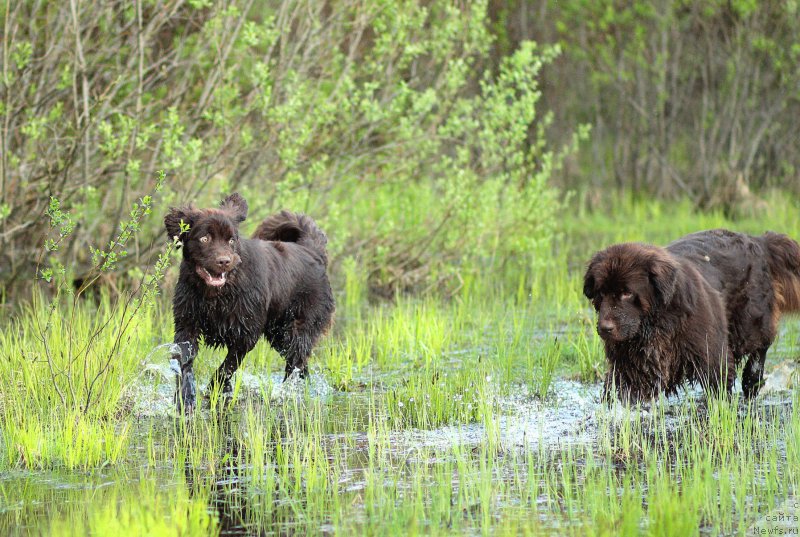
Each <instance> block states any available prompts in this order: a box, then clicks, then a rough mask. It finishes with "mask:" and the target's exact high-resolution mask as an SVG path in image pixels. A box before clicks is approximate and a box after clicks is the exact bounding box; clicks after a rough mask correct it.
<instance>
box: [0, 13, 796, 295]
mask: <svg viewBox="0 0 800 537" xmlns="http://www.w3.org/2000/svg"><path fill="white" fill-rule="evenodd" d="M796 9H797V6H796V3H795V2H785V3H779V4H775V3H763V2H753V1H734V2H717V1H708V2H700V3H695V2H682V1H675V2H670V3H662V2H650V1H636V2H620V1H618V0H602V1H600V2H586V1H584V0H567V1H560V2H553V1H546V0H537V1H532V2H527V1H526V2H523V1H520V0H483V1H477V2H468V3H462V2H440V1H428V2H420V1H410V0H406V1H395V0H392V1H388V0H381V1H374V2H363V1H360V0H330V1H326V2H319V1H312V0H272V1H270V2H254V1H252V0H250V1H230V2H210V1H206V0H193V1H181V0H170V1H161V0H141V1H136V2H113V1H112V2H99V1H95V2H92V1H80V2H79V1H78V0H70V1H67V2H37V1H31V2H22V1H20V2H7V3H5V4H4V5H3V6H0V18H1V19H2V21H3V32H2V35H3V37H2V43H1V46H2V54H1V55H0V59H1V60H2V86H1V87H0V135H1V140H0V243H2V248H0V287H1V288H2V289H3V291H4V292H5V293H6V295H7V296H13V295H15V294H17V293H18V292H19V291H20V290H23V289H25V288H26V284H27V283H29V282H30V281H31V280H32V276H33V275H34V274H35V272H36V266H37V260H39V258H40V252H41V251H42V241H43V237H44V236H45V235H46V234H47V232H48V229H47V228H48V226H49V225H50V223H49V219H48V218H47V215H48V208H49V207H51V204H52V200H51V198H56V199H57V200H59V202H60V208H61V210H63V211H64V212H65V213H66V214H72V215H74V217H73V221H74V224H75V229H73V230H71V233H70V234H69V236H68V237H66V238H65V240H64V242H63V244H61V246H60V248H59V250H58V252H57V254H54V257H55V258H57V260H58V262H60V263H62V264H63V265H64V266H66V267H68V269H69V270H70V271H71V275H70V277H73V278H74V279H75V281H76V285H80V283H82V282H83V281H84V279H85V278H86V277H87V275H89V274H90V273H91V267H92V266H94V263H93V259H92V257H93V252H97V251H98V249H100V250H109V251H110V250H111V249H113V248H112V247H111V246H112V245H111V241H112V240H113V239H114V237H116V236H117V235H118V234H119V229H118V224H117V223H118V222H121V221H124V220H125V219H126V218H127V217H128V214H129V212H130V208H131V206H132V205H134V204H135V203H137V200H139V199H140V198H142V197H144V196H147V195H150V194H152V193H153V192H154V191H155V185H156V184H157V182H158V180H159V179H158V178H159V175H158V173H157V172H158V171H159V170H163V171H165V172H166V180H165V188H164V191H163V192H162V193H161V194H160V195H159V196H158V197H157V199H156V202H157V205H156V208H155V210H154V212H155V213H156V214H161V213H162V212H163V210H165V209H166V206H167V205H169V204H179V203H186V202H195V203H197V204H198V205H207V204H212V203H216V201H217V200H218V199H219V198H220V197H221V196H222V194H223V193H226V192H229V191H232V190H240V191H241V192H242V193H243V194H245V195H246V197H247V198H248V200H249V201H250V205H251V208H252V210H251V214H252V219H253V220H256V219H257V218H260V217H263V216H265V215H266V214H268V213H269V212H271V211H273V210H276V209H278V208H283V207H289V208H293V209H296V210H301V211H306V212H308V213H310V214H312V215H313V216H314V217H315V218H317V219H319V220H320V221H321V224H322V225H323V226H324V227H325V229H326V230H328V233H329V235H330V236H331V248H332V250H333V251H332V254H333V258H334V261H335V263H336V266H339V265H338V264H339V263H341V262H343V261H344V260H346V259H352V260H354V262H355V263H356V264H358V265H359V268H360V269H363V271H365V273H366V274H367V278H368V280H369V285H370V288H371V289H372V291H377V292H379V293H381V294H392V293H394V292H396V291H397V290H419V289H430V288H440V287H441V288H442V289H444V290H445V291H448V292H449V291H452V290H454V289H456V288H457V287H458V286H459V285H461V282H462V281H463V280H464V277H465V275H466V273H468V272H470V271H483V270H493V271H498V270H506V269H508V268H509V267H510V266H511V268H513V266H520V267H526V268H530V266H531V264H532V263H533V264H534V266H535V264H536V262H537V261H536V260H537V258H539V257H540V256H541V255H547V253H548V252H549V248H550V244H551V240H552V237H553V221H554V219H555V218H556V214H557V212H558V210H559V208H560V204H561V202H560V200H561V199H562V197H561V194H560V193H559V192H560V191H559V189H558V187H562V190H561V191H563V190H564V189H575V190H578V191H579V192H580V193H582V194H586V196H582V197H581V198H580V199H581V200H584V199H586V200H588V201H590V202H592V204H594V205H599V204H601V203H602V200H603V196H602V195H601V194H600V193H601V192H602V191H603V190H604V189H611V188H625V189H630V190H631V191H633V192H637V193H642V194H650V195H657V196H662V197H666V198H675V197H689V198H690V199H691V200H692V201H693V203H695V205H697V206H698V207H710V206H722V207H723V208H725V209H726V210H729V211H730V212H732V213H735V212H736V211H737V210H740V209H741V207H742V206H745V208H746V209H748V210H749V209H750V208H753V207H755V208H756V209H759V208H763V203H762V202H760V200H759V199H758V198H757V197H756V194H753V192H758V190H759V189H762V188H766V187H780V188H783V189H795V190H796V189H797V188H798V184H799V183H800V182H798V181H797V158H798V156H797V151H796V150H795V148H794V144H793V141H794V140H796V139H797V138H798V134H799V133H798V132H797V129H798V126H797V122H796V121H792V118H793V117H796V116H797V112H798V109H797V108H798V99H797V98H798V87H800V86H799V85H798V82H800V74H798V71H797V70H796V69H795V68H794V66H795V65H796V63H797V56H798V54H800V43H798V41H797V39H798V38H797V36H798V35H800V33H798V31H797V30H798V28H797V25H798V24H800V23H798V22H797V21H798V17H797V16H796ZM535 42H538V43H548V44H546V45H536V44H535ZM589 125H591V127H592V130H591V139H590V141H589V142H588V143H583V144H579V143H578V141H579V140H580V139H581V138H587V137H588V133H589V127H588V126H589ZM565 164H566V165H565ZM162 237H163V236H162V231H161V226H160V222H159V219H158V218H152V219H148V220H145V221H143V222H141V227H140V229H137V233H136V235H135V237H132V240H131V242H130V244H129V245H128V247H127V248H126V249H125V250H124V251H121V252H119V253H118V254H117V258H116V259H115V266H116V268H117V270H118V272H119V271H125V272H126V273H127V274H132V275H133V276H134V278H135V277H138V276H140V272H141V267H144V266H146V265H147V264H150V263H152V262H154V260H155V256H156V250H157V249H158V248H160V247H161V246H162V245H163V238H162ZM338 272H339V271H337V270H334V273H338ZM103 279H104V281H105V282H106V283H108V284H110V285H111V286H112V287H113V286H115V285H118V284H117V279H118V277H117V276H115V275H114V273H112V272H106V273H105V274H104V276H103Z"/></svg>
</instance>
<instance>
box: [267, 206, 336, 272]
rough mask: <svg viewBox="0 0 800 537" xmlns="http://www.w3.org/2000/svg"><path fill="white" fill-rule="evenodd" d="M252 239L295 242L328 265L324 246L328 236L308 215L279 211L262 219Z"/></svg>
mask: <svg viewBox="0 0 800 537" xmlns="http://www.w3.org/2000/svg"><path fill="white" fill-rule="evenodd" d="M253 238H254V239H261V240H262V241H281V242H296V243H297V244H300V245H302V246H305V247H306V248H308V249H310V250H313V251H314V252H316V253H317V254H318V255H319V256H320V257H321V258H322V262H323V263H324V264H325V265H326V266H327V265H328V252H327V251H326V249H325V246H326V245H327V244H328V237H327V235H325V232H324V231H322V230H321V229H320V228H319V227H318V226H317V223H316V222H314V220H313V219H312V218H311V217H310V216H306V215H304V214H300V213H293V212H290V211H281V212H279V213H277V214H273V215H272V216H269V217H267V218H265V219H264V221H263V222H261V223H260V224H259V225H258V228H256V231H255V233H253Z"/></svg>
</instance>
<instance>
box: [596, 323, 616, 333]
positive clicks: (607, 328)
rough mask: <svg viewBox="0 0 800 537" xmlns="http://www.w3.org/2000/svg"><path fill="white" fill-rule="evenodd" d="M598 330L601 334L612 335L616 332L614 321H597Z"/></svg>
mask: <svg viewBox="0 0 800 537" xmlns="http://www.w3.org/2000/svg"><path fill="white" fill-rule="evenodd" d="M597 331H598V332H599V333H600V335H601V336H610V335H611V333H612V332H614V323H613V322H611V321H600V322H598V323H597Z"/></svg>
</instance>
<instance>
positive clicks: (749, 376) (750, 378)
mask: <svg viewBox="0 0 800 537" xmlns="http://www.w3.org/2000/svg"><path fill="white" fill-rule="evenodd" d="M766 359H767V349H760V350H758V351H757V352H756V353H755V354H752V355H750V356H749V357H748V358H747V363H746V364H745V366H744V372H743V373H742V391H743V392H744V395H745V397H747V398H748V399H750V398H752V397H755V396H756V395H758V391H759V390H760V389H761V386H763V385H764V360H766Z"/></svg>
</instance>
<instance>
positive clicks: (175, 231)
mask: <svg viewBox="0 0 800 537" xmlns="http://www.w3.org/2000/svg"><path fill="white" fill-rule="evenodd" d="M198 214H199V213H198V211H197V210H196V209H194V208H192V207H171V208H170V210H169V212H168V213H167V215H166V216H165V217H164V227H165V228H166V230H167V238H168V239H169V240H173V239H175V237H177V238H178V240H179V241H181V242H184V241H185V240H186V235H187V233H188V231H184V230H183V229H182V226H181V222H183V224H184V225H188V226H189V227H191V226H192V225H194V220H195V217H196V216H197V215H198Z"/></svg>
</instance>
